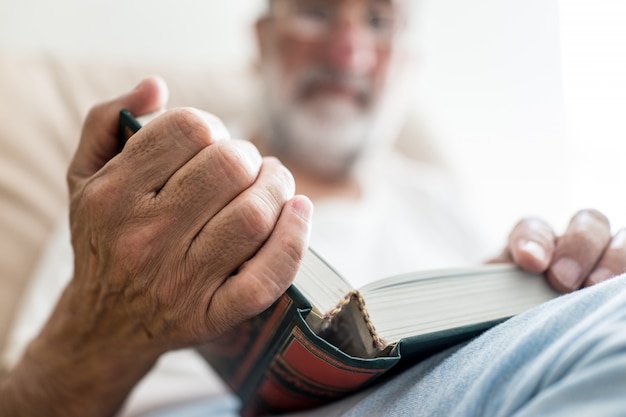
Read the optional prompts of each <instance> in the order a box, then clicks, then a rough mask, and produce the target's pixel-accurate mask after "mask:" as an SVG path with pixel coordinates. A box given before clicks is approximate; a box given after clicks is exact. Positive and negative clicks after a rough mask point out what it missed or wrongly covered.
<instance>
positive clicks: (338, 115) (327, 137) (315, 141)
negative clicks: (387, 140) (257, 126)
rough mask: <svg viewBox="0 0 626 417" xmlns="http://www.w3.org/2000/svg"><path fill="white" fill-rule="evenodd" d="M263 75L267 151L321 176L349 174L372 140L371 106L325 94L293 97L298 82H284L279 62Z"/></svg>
mask: <svg viewBox="0 0 626 417" xmlns="http://www.w3.org/2000/svg"><path fill="white" fill-rule="evenodd" d="M263 76H264V82H265V83H264V89H263V91H262V92H263V94H262V97H261V98H262V101H261V109H260V110H261V113H262V115H263V122H264V126H263V128H264V131H263V140H264V144H265V145H266V146H267V148H268V150H269V151H270V152H271V153H272V154H273V155H275V156H277V157H279V158H281V159H285V161H287V160H288V161H289V162H290V163H291V164H293V165H295V166H297V167H298V168H300V169H304V170H307V171H309V172H312V173H314V174H315V175H318V176H323V177H326V178H333V177H338V176H343V175H345V174H346V173H348V172H349V171H350V170H351V169H352V167H353V165H354V163H355V162H356V161H357V160H358V158H359V156H360V155H361V154H362V153H363V151H364V150H365V148H366V147H367V144H368V142H369V138H370V134H369V133H370V130H371V129H370V127H371V125H372V114H371V113H373V112H372V110H370V109H368V108H365V109H364V108H363V107H362V106H359V104H358V103H357V102H356V101H355V100H350V99H349V98H347V97H334V96H327V95H321V96H316V97H312V98H309V99H308V100H306V102H304V103H301V102H299V101H298V100H297V99H296V98H295V97H294V96H295V93H294V90H295V89H296V88H297V87H298V86H294V85H292V86H285V82H284V80H283V77H282V74H281V73H280V71H279V69H278V68H277V67H276V66H275V65H272V64H269V63H266V65H264V69H263ZM301 82H302V81H301ZM296 84H297V81H296ZM360 88H362V86H361V87H360ZM365 94H367V91H366V92H365ZM370 101H371V98H370ZM370 107H371V106H370Z"/></svg>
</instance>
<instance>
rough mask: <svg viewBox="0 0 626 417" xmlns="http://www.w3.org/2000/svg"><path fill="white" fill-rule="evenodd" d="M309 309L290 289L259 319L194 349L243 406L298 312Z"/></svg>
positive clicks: (293, 290) (299, 295) (295, 292)
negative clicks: (239, 399) (238, 398)
mask: <svg viewBox="0 0 626 417" xmlns="http://www.w3.org/2000/svg"><path fill="white" fill-rule="evenodd" d="M310 308H311V307H310V304H308V302H307V300H306V299H305V298H304V297H303V296H302V295H301V294H300V293H299V292H298V291H297V290H295V288H293V287H292V288H290V289H289V290H288V291H287V292H286V293H285V294H283V295H282V296H281V297H280V298H279V299H278V300H277V301H276V302H275V303H274V304H273V305H272V306H271V307H270V308H269V309H267V310H266V311H264V312H263V313H262V314H260V315H259V316H256V317H254V318H252V319H250V320H248V321H245V322H244V323H242V324H240V325H239V326H237V327H235V328H234V329H233V330H231V331H230V332H228V333H227V334H225V335H223V336H221V337H220V338H219V339H217V340H215V341H213V342H210V343H207V344H204V345H202V346H199V347H197V348H196V349H197V351H198V352H199V353H200V354H201V356H202V357H203V358H204V359H205V360H206V361H207V362H208V363H209V364H210V365H211V367H213V369H214V370H215V371H216V372H217V373H218V374H219V375H220V377H221V378H222V379H223V380H224V382H225V383H226V384H227V385H228V386H229V387H230V389H231V390H232V391H233V392H234V393H236V394H237V395H238V396H239V397H240V398H241V400H242V402H244V403H245V402H246V401H247V398H248V397H249V396H250V395H251V393H252V391H253V390H254V388H255V387H256V385H257V384H258V382H257V381H258V380H259V379H260V378H261V377H262V375H263V371H264V369H265V367H267V364H268V363H269V361H270V360H271V359H272V356H273V355H274V352H275V350H276V349H277V347H278V346H280V344H281V341H282V340H283V339H284V338H285V337H286V334H287V333H288V332H289V331H290V328H291V326H292V323H293V317H294V316H295V315H296V314H297V312H298V310H303V311H310Z"/></svg>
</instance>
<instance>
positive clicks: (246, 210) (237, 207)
mask: <svg viewBox="0 0 626 417" xmlns="http://www.w3.org/2000/svg"><path fill="white" fill-rule="evenodd" d="M294 191H295V184H294V180H293V177H292V175H291V173H290V172H289V171H288V170H287V168H285V167H284V166H283V165H282V164H281V163H280V162H278V160H276V159H275V158H265V159H264V160H263V166H262V167H261V171H260V173H259V176H258V178H257V180H256V181H255V182H254V184H253V185H252V186H251V187H249V188H248V189H246V190H245V191H244V192H243V193H241V194H240V195H238V196H237V197H236V198H235V199H233V201H232V202H230V203H229V204H228V205H227V206H226V207H224V208H223V209H222V210H221V211H220V212H219V213H217V214H216V215H215V216H213V217H212V218H211V219H210V220H208V222H207V223H206V224H205V225H204V226H203V227H202V228H201V229H200V230H199V231H198V232H197V233H196V234H195V235H194V236H193V240H192V241H190V243H189V250H188V253H187V254H186V255H187V260H188V263H189V264H190V265H195V267H196V268H197V269H199V270H200V273H204V275H205V276H219V277H224V278H225V277H227V276H228V275H230V274H232V273H233V271H235V270H236V269H237V268H238V267H239V266H240V265H241V264H243V263H244V262H245V261H247V260H248V259H250V257H251V256H253V255H254V254H255V253H256V252H257V250H258V249H259V248H260V247H261V246H262V245H263V243H264V242H265V241H266V240H267V238H268V237H269V236H270V234H271V233H272V231H273V230H274V227H275V226H276V222H277V220H278V217H279V215H280V212H281V210H282V207H283V205H284V204H285V203H286V202H287V201H288V200H289V199H290V198H292V197H293V195H294ZM207 253H213V254H215V256H214V257H213V258H212V259H211V260H210V263H209V262H207V259H206V254H207ZM221 284H222V282H221V281H219V280H214V281H213V282H206V283H203V284H202V285H204V286H205V288H208V292H214V291H215V290H216V288H217V287H218V286H220V285H221Z"/></svg>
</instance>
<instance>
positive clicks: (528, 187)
mask: <svg viewBox="0 0 626 417" xmlns="http://www.w3.org/2000/svg"><path fill="white" fill-rule="evenodd" d="M411 1H412V0H411ZM263 4H264V1H263V0H228V1H224V0H177V1H175V2H174V1H165V0H160V1H155V0H126V1H120V0H107V1H104V0H55V1H49V0H20V1H14V0H0V48H11V49H21V50H25V51H32V50H42V49H43V50H47V51H52V52H59V53H69V54H77V55H98V56H103V55H104V56H111V57H132V58H133V59H150V60H161V59H166V60H178V61H181V62H185V63H188V64H189V65H195V64H198V65H206V64H210V65H225V66H241V65H245V64H247V63H248V62H249V61H250V60H251V59H252V58H253V56H254V44H253V42H252V35H251V30H250V24H251V22H252V21H253V19H254V17H255V16H256V15H257V14H258V13H259V10H260V9H261V8H262V7H263ZM419 4H420V5H419V9H418V11H419V18H418V25H417V28H418V35H419V36H418V44H419V47H418V50H419V51H420V53H419V74H420V76H419V83H418V87H417V89H416V91H415V97H416V98H415V100H416V104H415V105H416V106H417V107H418V108H419V109H420V111H421V112H422V113H423V114H424V117H425V118H426V120H427V122H428V125H429V128H430V130H431V133H432V135H433V137H435V138H436V139H437V140H438V143H439V144H440V147H441V148H442V149H443V150H444V153H445V156H446V158H447V159H448V160H449V161H450V162H451V163H452V165H453V166H455V167H456V170H457V172H458V174H459V175H460V177H461V178H462V179H463V181H464V184H465V191H466V194H467V195H468V196H469V197H470V199H469V201H470V203H471V204H470V210H471V211H473V212H475V213H479V214H480V215H481V216H482V217H483V220H486V224H487V226H486V232H488V233H489V234H490V235H492V236H494V237H495V238H496V239H497V240H498V241H499V240H501V239H503V238H504V234H505V233H506V232H508V229H509V227H510V226H511V225H512V223H513V222H514V221H515V220H517V218H518V217H520V216H523V215H540V216H542V217H545V218H547V219H548V220H550V221H552V222H553V223H555V225H556V226H557V227H558V228H563V227H564V226H565V224H566V220H567V219H568V218H569V215H571V214H572V213H573V212H574V211H575V210H576V209H577V208H581V207H597V208H600V209H602V210H603V211H605V212H606V213H607V214H609V215H610V217H611V218H612V219H613V220H614V224H615V226H626V197H625V196H624V195H625V193H624V189H625V188H626V187H624V185H625V183H626V168H624V163H623V161H622V160H623V159H624V156H623V155H625V150H626V146H625V145H624V143H625V142H626V128H625V127H624V122H623V120H624V119H625V117H624V116H625V115H626V2H624V1H623V0H561V1H557V0H504V1H503V0H478V1H471V2H468V1H466V0H421V1H420V3H419Z"/></svg>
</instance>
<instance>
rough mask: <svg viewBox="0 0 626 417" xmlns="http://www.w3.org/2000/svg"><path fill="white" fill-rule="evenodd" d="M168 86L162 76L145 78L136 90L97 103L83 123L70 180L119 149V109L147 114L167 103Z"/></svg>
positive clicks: (94, 169)
mask: <svg viewBox="0 0 626 417" xmlns="http://www.w3.org/2000/svg"><path fill="white" fill-rule="evenodd" d="M167 98H168V89H167V85H166V84H165V82H164V81H163V80H162V79H161V78H158V77H150V78H146V79H145V80H143V81H142V82H141V83H140V84H139V85H138V86H137V87H135V89H134V90H132V91H130V92H129V93H127V94H125V95H123V96H121V97H118V98H116V99H114V100H111V101H108V102H106V103H102V104H100V105H97V106H95V107H93V108H92V109H91V110H90V112H89V114H88V115H87V118H86V120H85V123H84V125H83V131H82V134H81V140H80V143H79V145H78V149H77V150H76V153H75V154H74V158H73V159H72V162H71V164H70V167H69V170H68V183H69V185H70V188H71V189H73V187H74V184H75V183H76V182H77V181H79V180H81V179H85V178H88V177H90V176H92V175H93V174H94V173H95V172H97V171H98V170H99V169H100V168H102V167H103V166H104V164H106V163H107V161H109V160H110V159H111V158H112V157H113V156H115V155H116V154H117V152H118V142H117V130H118V123H119V111H120V110H121V109H123V108H126V109H128V110H130V111H131V112H132V113H133V114H145V113H149V112H152V111H156V110H158V109H159V108H161V107H163V106H165V103H166V102H167Z"/></svg>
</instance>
